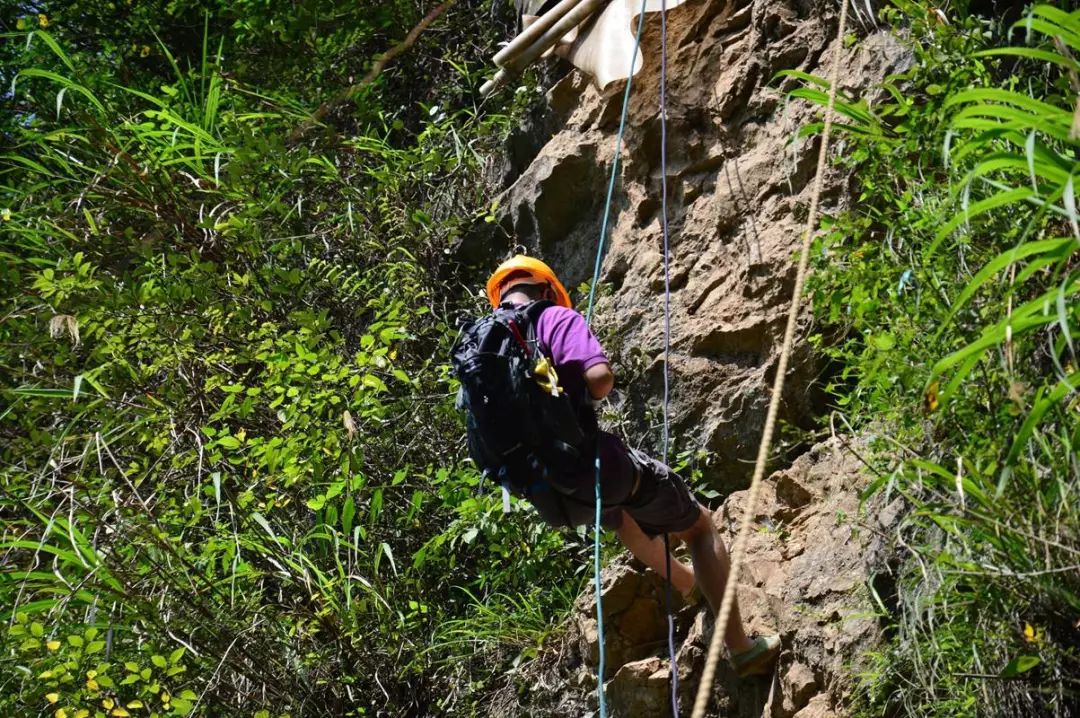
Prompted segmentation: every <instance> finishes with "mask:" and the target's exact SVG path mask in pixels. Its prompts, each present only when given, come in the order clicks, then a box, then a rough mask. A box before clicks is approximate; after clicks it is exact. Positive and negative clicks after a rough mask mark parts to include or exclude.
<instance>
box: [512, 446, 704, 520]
mask: <svg viewBox="0 0 1080 718" xmlns="http://www.w3.org/2000/svg"><path fill="white" fill-rule="evenodd" d="M597 441H598V450H599V455H600V495H601V518H600V523H601V525H602V526H604V527H605V528H608V529H617V528H619V526H620V525H621V523H622V512H623V511H626V512H627V513H628V514H630V515H631V516H632V517H633V518H634V521H636V522H637V523H638V525H639V526H641V529H642V531H644V532H645V533H646V534H648V535H649V536H659V535H660V534H663V533H677V532H680V531H685V530H687V529H688V528H690V527H691V526H693V525H694V522H695V521H697V518H698V516H699V515H700V513H701V510H700V508H699V504H698V502H697V501H696V500H695V499H694V497H693V495H692V494H691V493H690V489H689V488H688V487H687V486H686V483H685V482H683V480H682V479H681V478H679V475H678V474H676V473H675V472H674V471H672V470H671V469H669V468H668V467H667V466H664V464H663V463H661V462H660V461H657V460H656V459H653V458H651V457H649V456H648V455H646V454H645V453H643V452H641V451H637V450H636V449H628V448H626V445H625V444H623V442H622V441H621V440H620V439H619V438H618V437H617V436H615V435H614V434H609V433H607V432H606V431H601V432H600V434H599V436H598V437H597ZM559 483H560V484H561V485H562V486H563V487H564V490H562V491H558V490H555V489H554V488H553V487H551V486H550V484H548V485H545V484H544V483H539V484H536V485H534V487H533V491H532V492H531V493H530V495H529V496H528V497H527V498H528V500H529V502H530V503H532V505H533V507H534V508H535V509H536V510H537V512H538V513H539V514H540V517H541V518H543V519H544V521H546V522H547V523H549V524H551V525H552V526H587V525H591V524H593V523H594V522H595V520H596V498H595V497H596V469H595V464H594V463H593V462H592V461H589V462H588V466H587V467H583V468H582V470H581V472H580V473H579V474H577V475H576V476H573V477H566V478H565V479H564V480H561V481H559ZM565 489H571V490H570V491H566V490H565Z"/></svg>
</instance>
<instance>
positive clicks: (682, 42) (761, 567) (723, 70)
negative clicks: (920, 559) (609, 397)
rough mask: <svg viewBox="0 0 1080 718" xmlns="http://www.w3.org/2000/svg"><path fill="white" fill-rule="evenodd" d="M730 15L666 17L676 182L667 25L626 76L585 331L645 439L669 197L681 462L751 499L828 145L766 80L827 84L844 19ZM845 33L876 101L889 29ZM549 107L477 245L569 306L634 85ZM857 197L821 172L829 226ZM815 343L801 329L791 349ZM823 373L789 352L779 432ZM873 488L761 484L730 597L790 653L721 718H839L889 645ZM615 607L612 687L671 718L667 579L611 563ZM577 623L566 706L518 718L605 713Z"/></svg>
mask: <svg viewBox="0 0 1080 718" xmlns="http://www.w3.org/2000/svg"><path fill="white" fill-rule="evenodd" d="M730 1H731V6H730V7H728V2H726V0H690V1H689V2H687V3H686V4H685V5H683V6H681V7H680V8H678V9H676V10H673V11H672V12H671V13H670V15H669V17H668V32H669V34H668V49H669V56H668V79H669V82H668V105H667V114H666V117H667V159H668V163H667V167H666V173H665V171H664V169H663V168H662V167H661V163H660V149H661V134H660V122H659V110H658V88H659V82H658V75H659V62H658V57H659V55H658V46H659V24H658V22H656V20H657V18H656V16H651V17H650V18H649V19H648V22H647V25H646V29H645V36H644V41H643V42H644V55H645V57H646V63H645V66H644V67H643V68H642V71H641V73H640V74H639V75H638V76H637V77H636V78H635V79H634V89H633V95H632V101H631V105H630V108H629V115H628V125H627V129H626V135H625V144H624V146H623V149H622V154H621V155H620V165H619V174H618V182H617V186H616V191H615V195H614V205H613V210H612V215H611V219H610V232H609V235H608V237H607V245H606V251H605V254H604V257H603V263H602V273H601V281H602V282H603V283H604V285H605V290H604V291H602V292H601V296H600V299H599V304H598V306H597V310H596V325H595V326H596V327H597V329H598V333H599V334H600V336H601V337H604V338H605V340H607V338H609V337H610V338H612V339H611V340H610V341H607V349H608V350H609V352H610V353H611V354H612V356H613V359H614V360H615V362H616V369H617V371H618V373H619V374H620V376H621V377H622V381H624V382H625V381H626V380H627V379H629V378H633V383H632V384H624V385H623V386H622V387H621V388H622V395H623V401H622V404H621V405H620V406H619V409H620V410H621V411H622V412H623V414H624V415H625V416H626V417H628V418H629V419H630V422H631V427H633V426H634V424H635V423H636V428H637V429H639V430H643V429H645V428H646V427H647V421H648V420H649V417H652V416H655V413H656V411H657V402H658V399H659V397H660V396H661V389H662V383H661V372H662V369H663V363H662V351H663V345H664V341H663V340H664V334H663V309H662V308H663V301H662V300H663V292H664V278H663V269H662V265H663V256H662V247H663V240H662V233H661V211H662V207H661V189H662V188H663V187H665V186H666V188H667V190H668V220H669V228H670V242H671V245H670V246H671V254H670V260H671V290H672V293H671V310H672V314H671V330H672V334H671V350H672V355H671V365H670V369H671V380H672V381H671V387H672V394H671V400H672V403H671V410H672V411H671V415H672V422H673V432H674V434H675V435H676V436H678V437H679V441H680V446H702V447H704V448H706V449H707V450H709V451H710V452H712V454H713V457H714V461H713V463H712V464H711V466H710V468H709V470H708V473H707V475H706V477H705V478H706V480H707V481H708V482H709V483H710V484H712V485H713V486H715V487H717V488H719V489H722V490H728V491H731V490H735V489H740V488H742V487H744V486H745V484H746V482H747V479H748V478H749V473H750V470H751V467H752V462H753V459H754V456H755V454H756V451H757V446H758V440H759V438H760V434H761V428H762V424H763V422H764V417H765V411H766V407H767V404H768V400H769V387H770V385H771V381H772V380H773V378H774V373H775V371H776V365H777V360H778V352H779V349H780V344H781V341H782V335H783V330H784V322H785V316H786V311H787V307H788V303H789V301H790V299H791V291H792V286H793V283H794V265H793V261H792V260H793V253H794V252H795V250H796V247H797V246H798V244H799V241H800V232H801V231H802V224H803V222H804V221H805V213H806V211H807V205H808V203H809V194H810V188H809V184H810V181H811V178H812V176H813V173H814V169H815V163H816V156H817V140H816V139H815V138H810V139H807V140H799V139H797V135H796V132H797V129H798V128H799V127H800V126H801V125H804V124H806V123H807V122H811V121H813V120H814V119H815V118H816V117H817V116H818V114H819V110H818V109H817V108H814V107H811V106H809V105H808V104H807V103H805V102H802V101H792V102H788V101H787V99H786V95H785V93H786V92H787V91H789V90H790V89H792V88H794V87H796V86H797V81H795V80H793V79H777V78H776V73H777V72H779V71H781V70H784V69H797V70H801V71H804V72H809V73H813V74H817V75H825V74H827V70H826V68H825V60H826V58H827V57H828V52H827V51H828V50H829V49H830V48H831V47H832V43H833V42H834V40H835V36H836V12H837V5H836V3H833V2H825V1H824V0H730ZM852 32H854V33H856V34H857V35H862V37H861V39H860V40H859V41H858V42H855V43H854V44H850V43H847V44H850V46H849V47H845V48H843V50H842V52H843V59H842V67H843V69H842V76H841V80H840V85H841V88H842V89H844V90H846V91H852V92H863V91H866V90H868V89H869V88H871V87H872V86H873V84H874V83H875V82H877V81H878V80H880V79H881V78H882V77H884V76H885V75H886V74H888V73H890V72H896V71H901V70H903V69H905V67H906V64H907V63H909V62H910V59H909V56H908V55H907V53H906V52H905V51H903V50H902V48H901V47H900V45H899V44H898V43H897V42H896V41H895V40H894V39H893V38H892V37H891V36H890V35H889V34H888V33H887V32H885V31H879V32H873V31H872V29H869V28H867V27H865V26H863V27H859V26H857V25H854V26H853V27H852ZM549 100H550V107H549V110H550V112H549V115H548V117H547V118H545V120H544V122H543V123H540V124H542V125H543V127H542V130H543V131H542V132H541V133H540V135H542V136H543V137H549V139H548V140H547V141H546V143H545V144H543V146H542V148H540V149H539V151H538V152H537V153H536V156H535V157H534V158H533V159H532V161H531V163H528V165H527V167H525V168H524V170H523V171H520V174H518V175H517V176H513V172H514V171H517V169H516V168H519V167H522V166H524V164H523V162H524V161H523V159H522V155H521V154H520V152H516V153H515V155H514V158H513V161H512V162H510V163H509V164H506V163H503V164H501V165H500V166H499V168H498V172H497V173H496V174H498V176H500V177H503V178H505V179H506V188H505V191H504V192H503V193H502V195H501V197H500V199H499V208H498V211H497V219H498V221H497V222H496V223H494V224H484V225H483V231H481V232H478V233H476V235H475V237H473V238H472V240H471V242H466V244H469V245H470V247H471V249H470V250H469V252H468V254H469V255H470V256H471V257H472V258H473V259H474V260H476V261H478V262H480V263H481V264H482V266H484V267H485V268H487V267H490V266H491V264H492V262H493V261H494V260H495V259H497V258H498V257H499V256H500V255H502V254H503V253H504V252H505V251H507V250H508V249H511V248H513V247H515V246H516V245H524V246H525V247H526V248H527V249H528V250H529V251H530V252H531V253H533V254H539V255H541V256H542V257H543V258H544V259H545V260H547V261H549V262H550V263H552V264H553V266H554V267H555V268H556V269H557V271H559V273H560V275H561V276H562V278H563V280H564V282H565V283H566V284H567V286H569V287H575V286H576V285H577V284H579V283H580V282H582V281H585V280H587V279H588V278H589V277H590V276H591V274H592V267H593V261H594V257H595V252H596V248H597V242H598V239H599V235H600V227H601V221H602V212H603V203H604V195H605V193H606V190H607V177H608V173H609V172H610V168H611V164H612V158H613V153H614V151H615V133H616V130H617V127H618V122H619V114H620V110H621V103H622V88H621V87H613V88H610V91H609V92H607V93H600V92H598V91H597V90H595V89H594V88H593V87H591V86H590V84H589V83H588V82H586V81H585V80H583V78H581V77H580V76H579V75H577V74H576V73H571V74H569V75H568V76H566V77H565V78H563V79H562V80H560V81H558V82H557V83H555V84H554V85H553V86H552V88H551V90H550V92H549ZM553 120H556V121H557V123H561V125H560V126H559V128H553V127H552V125H551V122H552V121H553ZM538 136H539V135H538ZM530 137H532V135H530ZM536 144H539V143H536ZM518 145H520V146H528V147H530V148H531V147H534V146H535V145H534V144H532V143H530V142H525V143H518ZM512 170H513V171H512ZM848 181H849V178H847V177H846V176H844V174H843V172H841V171H839V170H829V171H828V172H827V173H826V188H825V189H826V191H825V194H824V197H823V202H824V207H825V210H826V211H833V210H836V209H838V208H842V207H843V206H844V205H845V203H847V202H849V201H850V197H849V194H848V192H849V186H848ZM493 231H495V232H499V231H501V232H502V237H501V240H502V241H501V242H493V241H492V240H493V237H492V232H493ZM478 247H479V248H481V249H484V250H489V253H488V255H486V256H484V255H483V252H478V251H477V248H478ZM806 328H807V327H806V322H804V323H803V324H802V325H801V326H800V329H799V335H800V337H801V336H803V335H804V334H805V331H806ZM616 338H617V341H616V340H615V339H616ZM819 368H820V367H819V366H818V363H817V362H816V360H815V359H814V356H813V354H812V352H811V350H810V348H809V347H808V346H806V344H805V343H804V342H801V341H800V342H798V343H797V346H796V349H795V353H794V355H793V357H792V361H791V364H790V368H789V374H788V377H787V388H786V391H785V395H784V397H783V403H782V406H781V415H780V416H781V419H782V420H785V421H787V422H790V423H792V424H795V425H802V426H805V425H807V424H808V423H810V422H811V421H812V419H813V417H814V415H815V411H816V410H818V409H820V403H819V401H818V399H817V395H816V392H815V388H814V387H815V383H814V380H815V378H816V377H817V375H818V371H819ZM654 433H655V432H654ZM643 436H644V437H646V441H647V439H648V437H649V436H650V435H648V434H645V432H644V431H638V432H637V435H636V436H635V437H634V438H635V439H641V438H642V437H643ZM865 482H866V479H865V477H864V476H863V474H862V473H861V464H860V462H859V461H858V460H857V459H856V458H855V457H854V456H853V455H852V453H851V452H849V451H847V450H846V449H845V448H844V445H843V444H842V442H840V441H838V440H836V439H833V440H830V441H828V442H826V443H824V444H821V445H818V446H816V447H814V448H813V449H812V450H810V451H809V452H807V453H805V454H804V455H802V456H801V457H799V458H798V459H797V460H795V461H794V463H793V464H792V465H791V466H789V467H786V468H783V469H782V470H781V471H779V472H777V473H776V474H774V475H773V476H772V477H770V478H769V479H768V480H767V482H766V483H765V484H764V485H763V487H762V492H761V494H762V496H761V503H760V504H759V506H758V507H757V509H756V510H755V512H754V520H755V522H756V526H755V528H756V530H755V531H754V533H753V534H752V536H751V539H750V542H749V546H748V562H747V564H746V565H745V566H744V570H743V574H742V580H741V581H740V586H739V588H738V597H739V600H740V603H741V607H742V611H743V615H744V618H745V620H746V623H747V625H748V627H749V629H750V630H751V631H753V632H770V633H774V632H778V633H779V634H780V635H781V636H782V638H783V641H784V653H783V655H782V656H781V659H780V662H779V664H778V667H777V673H776V675H775V680H773V679H770V678H761V679H750V680H740V679H738V678H736V677H735V676H734V674H733V672H732V671H731V669H730V668H729V667H728V666H727V664H726V662H725V663H722V664H721V666H720V670H719V672H718V675H717V678H716V685H715V689H714V693H713V703H712V706H713V710H714V711H721V712H722V713H723V715H725V716H732V717H735V718H751V717H753V718H758V717H759V716H761V715H762V710H763V709H764V708H765V706H766V705H768V706H769V711H771V713H772V715H773V716H775V718H831V717H833V716H836V715H838V714H841V713H842V706H843V704H844V691H845V690H846V689H847V686H849V685H850V677H851V666H852V665H854V664H857V662H858V656H859V655H860V653H861V652H862V651H864V650H865V649H866V647H868V646H870V645H872V644H873V642H874V641H875V639H876V636H877V635H878V627H877V624H876V621H875V620H874V618H873V612H874V606H873V605H872V604H871V603H870V600H869V590H868V588H867V586H868V584H869V582H870V581H871V577H872V576H874V575H875V573H880V568H881V566H882V562H881V560H880V557H881V556H882V554H883V553H884V552H883V550H882V548H881V545H880V542H881V538H880V537H881V536H882V535H883V534H884V533H887V532H888V530H889V527H891V526H892V525H894V523H895V521H896V520H897V518H898V516H899V515H900V513H901V511H902V510H903V504H902V503H895V504H893V505H889V506H884V507H880V509H879V510H878V511H876V513H872V514H869V515H865V516H863V515H860V504H859V491H860V489H861V488H862V487H863V486H864V485H865ZM745 503H746V494H745V492H743V491H736V492H735V493H733V494H731V495H730V496H729V497H728V499H727V500H726V501H725V502H724V504H723V506H722V507H721V508H720V510H719V511H718V512H717V514H716V517H715V520H716V522H717V525H718V527H719V528H720V531H721V533H722V534H723V535H724V536H725V539H726V540H728V541H729V542H730V538H731V537H732V536H733V534H734V531H735V529H736V527H737V522H738V520H739V518H740V517H741V516H742V513H743V511H744V509H745ZM729 546H730V543H729ZM875 580H878V579H875ZM603 591H604V620H605V629H606V631H607V642H606V647H607V659H608V663H607V671H606V676H604V677H603V678H604V679H605V680H607V681H608V694H609V697H610V700H611V705H612V707H613V710H614V713H615V715H617V716H621V717H623V718H625V717H626V716H637V715H648V716H653V715H665V714H667V711H668V708H667V706H668V703H667V701H668V697H667V685H668V683H667V681H668V675H667V672H668V670H669V668H670V666H669V665H668V658H667V652H666V646H665V643H666V640H665V639H666V623H665V619H664V586H663V581H662V580H661V579H660V577H658V576H656V575H655V574H653V573H652V572H649V571H642V570H640V569H639V568H635V567H634V566H633V565H632V564H631V563H630V562H628V561H619V562H616V563H615V564H614V565H613V566H610V567H608V568H607V569H605V571H604V574H603ZM577 608H578V611H577V614H576V616H575V618H574V619H573V622H572V626H571V628H570V630H569V632H568V636H567V637H566V638H565V640H564V643H563V644H561V647H560V651H559V652H558V654H557V659H556V658H553V659H551V661H550V662H549V663H547V664H546V665H548V666H549V668H548V670H550V671H552V672H554V673H553V675H555V677H553V678H551V680H550V681H548V683H547V685H550V686H557V688H551V689H547V690H546V692H545V691H539V690H537V691H534V694H533V695H532V696H531V697H530V698H523V699H522V703H521V704H520V705H518V707H517V708H515V709H514V710H513V711H511V712H512V713H513V714H515V715H537V716H542V715H543V716H546V715H585V714H589V713H590V712H591V711H594V710H595V705H596V704H595V700H596V699H595V693H594V689H595V680H596V677H595V673H596V669H597V663H598V658H599V655H598V653H599V651H598V648H599V646H598V635H597V625H596V620H595V605H594V604H593V599H592V593H591V591H589V592H586V593H585V594H583V595H582V596H581V598H580V599H579V601H578V605H577ZM677 610H679V613H678V621H677V633H678V639H679V647H678V653H677V659H676V660H677V664H678V667H679V673H680V677H681V681H680V699H681V701H682V705H683V712H684V713H688V712H689V706H690V704H691V702H692V697H693V692H694V690H695V688H696V683H697V679H698V676H699V675H700V671H701V667H702V664H703V662H704V657H705V651H706V647H707V643H708V640H709V636H710V635H711V632H712V616H711V613H710V612H709V611H708V609H707V608H705V607H704V606H702V607H700V609H699V610H696V611H695V610H693V609H689V608H684V607H683V606H682V604H681V601H677ZM541 662H542V661H541ZM540 693H543V694H544V696H546V697H545V698H543V699H542V700H541V699H540V698H539V697H538V696H539V694H540ZM770 693H772V694H773V695H772V699H771V700H770ZM530 701H532V702H530Z"/></svg>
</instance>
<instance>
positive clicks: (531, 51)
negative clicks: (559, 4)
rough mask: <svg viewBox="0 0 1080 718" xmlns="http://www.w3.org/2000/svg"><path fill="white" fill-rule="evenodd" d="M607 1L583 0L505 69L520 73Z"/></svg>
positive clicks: (507, 64)
mask: <svg viewBox="0 0 1080 718" xmlns="http://www.w3.org/2000/svg"><path fill="white" fill-rule="evenodd" d="M619 2H622V0H619ZM607 3H608V0H581V2H579V3H578V4H577V5H575V6H574V7H573V8H572V9H571V10H570V11H569V12H567V13H566V14H565V15H563V16H562V17H561V18H559V19H558V20H557V21H556V22H555V24H554V25H552V26H551V27H549V28H548V29H547V30H546V31H544V33H543V34H542V35H540V37H539V38H538V39H537V40H536V42H534V43H532V44H531V45H529V46H528V47H527V48H525V49H524V50H522V51H521V54H520V55H518V56H517V57H516V58H514V59H513V60H511V61H507V63H506V65H505V69H506V70H509V71H510V72H513V73H514V74H520V73H521V71H522V70H524V69H525V68H526V67H528V66H529V65H530V64H531V63H532V62H533V61H534V60H536V58H538V57H540V56H541V55H543V54H544V53H545V52H547V50H548V49H549V48H552V47H554V46H555V45H556V44H557V43H558V42H559V39H560V38H561V37H562V36H563V35H565V34H566V33H568V32H570V31H571V30H573V29H574V28H575V27H577V26H578V25H580V24H581V23H583V22H585V21H586V20H587V19H589V17H591V16H592V14H593V13H595V12H596V11H597V10H599V9H600V8H601V7H603V6H604V5H606V4H607Z"/></svg>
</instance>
